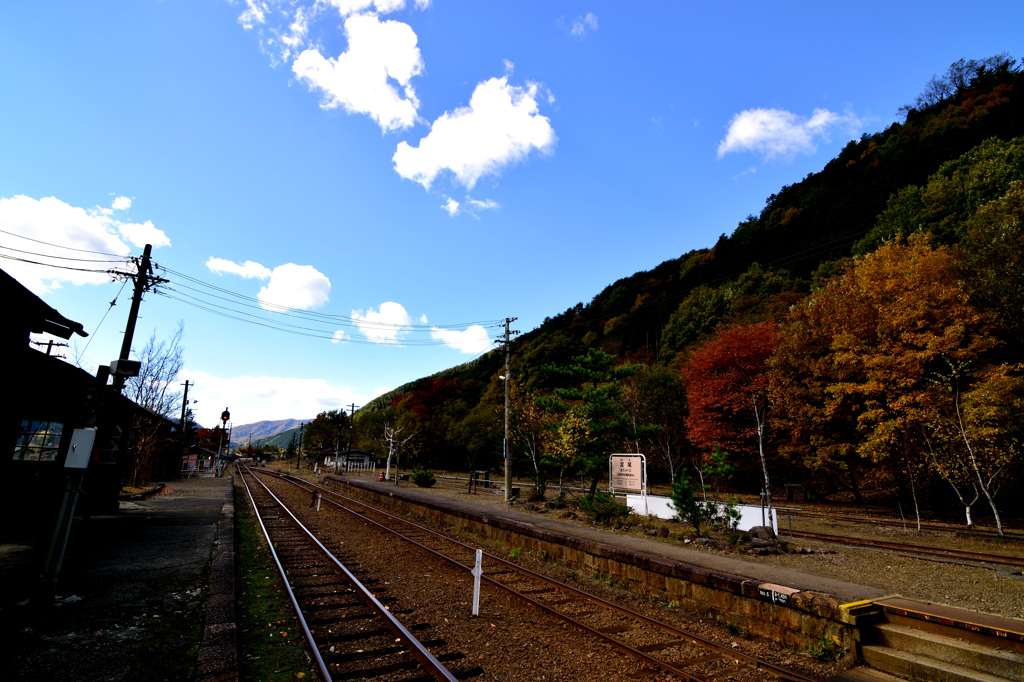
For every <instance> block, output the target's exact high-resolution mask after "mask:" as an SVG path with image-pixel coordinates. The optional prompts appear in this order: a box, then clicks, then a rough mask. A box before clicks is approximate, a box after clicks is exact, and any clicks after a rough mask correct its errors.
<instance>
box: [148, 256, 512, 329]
mask: <svg viewBox="0 0 1024 682" xmlns="http://www.w3.org/2000/svg"><path fill="white" fill-rule="evenodd" d="M155 267H158V268H159V269H160V270H162V271H164V272H167V273H169V274H170V275H173V276H175V277H177V278H180V279H184V280H186V281H188V282H191V283H193V284H197V285H200V286H203V287H205V288H207V289H212V290H214V291H219V292H221V293H224V294H227V295H229V296H232V297H234V298H237V299H239V300H243V301H246V302H247V303H255V304H257V305H259V307H260V308H261V309H263V310H267V309H268V308H272V309H274V311H275V312H280V313H288V314H293V315H296V316H299V317H307V318H317V319H322V320H325V321H331V322H342V323H348V324H349V326H352V325H355V324H356V323H358V325H359V326H360V328H363V329H366V328H380V329H393V328H395V327H396V326H399V325H396V324H393V323H387V322H373V321H369V320H365V319H363V318H355V317H351V316H348V315H335V314H331V313H320V312H314V311H308V310H303V309H301V308H295V307H292V306H287V305H284V304H280V303H274V302H272V301H265V300H261V299H259V298H257V297H254V296H249V295H247V294H240V293H238V292H236V291H232V290H230V289H226V288H224V287H219V286H217V285H215V284H211V283H209V282H206V281H204V280H201V279H198V278H196V277H192V276H191V275H187V274H185V273H183V272H179V271H177V270H173V269H171V268H168V267H166V266H163V265H159V264H155ZM170 281H172V282H173V281H174V280H173V279H171V280H170ZM177 284H179V285H182V283H181V282H180V281H179V282H177ZM182 286H184V285H182ZM197 291H202V290H197ZM202 293H205V292H202ZM209 295H210V296H213V294H209ZM225 300H226V299H225ZM503 322H504V321H503V320H500V319H492V320H478V321H473V322H460V323H456V324H430V323H416V322H410V323H408V324H402V325H400V326H401V327H402V328H404V329H411V330H425V331H433V330H435V329H447V330H459V329H466V328H469V327H472V326H476V325H479V326H495V325H498V324H502V323H503Z"/></svg>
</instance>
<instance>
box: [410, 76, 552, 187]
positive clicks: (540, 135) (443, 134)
mask: <svg viewBox="0 0 1024 682" xmlns="http://www.w3.org/2000/svg"><path fill="white" fill-rule="evenodd" d="M537 89H538V86H537V84H536V83H529V84H528V85H527V86H526V87H522V88H521V87H517V86H514V85H509V83H508V77H507V76H506V77H503V78H491V79H490V80H487V81H484V82H483V83H479V84H477V86H476V89H475V90H474V91H473V96H472V98H471V99H470V101H469V106H468V107H462V108H459V109H456V110H455V111H453V112H451V113H447V112H445V113H444V114H442V115H441V117H440V118H438V119H437V120H436V121H434V124H433V125H432V126H431V129H430V133H429V134H428V135H427V136H426V137H424V138H423V139H421V140H420V143H419V146H418V147H413V146H410V145H409V144H408V143H406V142H400V143H399V144H398V149H397V151H395V155H394V156H393V157H392V160H393V161H394V163H395V170H396V171H397V172H398V174H399V175H401V176H402V177H403V178H406V179H409V180H413V181H415V182H418V183H420V184H421V185H423V186H424V187H425V188H427V189H430V186H431V184H432V183H433V182H434V179H435V178H436V177H437V175H438V174H439V173H441V172H442V171H444V170H448V171H451V173H452V174H454V176H455V179H456V180H457V181H458V182H460V183H462V184H463V185H465V186H466V187H467V188H468V189H472V188H473V186H474V185H476V182H477V180H479V179H480V178H481V177H483V176H485V175H490V174H496V173H498V172H500V171H501V170H502V169H503V168H504V167H506V166H509V165H511V164H514V163H516V162H517V161H520V160H522V159H524V158H526V156H527V155H528V154H529V153H530V152H531V151H533V150H535V149H536V150H538V151H540V152H544V153H549V152H551V150H553V149H554V146H555V142H556V140H557V138H556V137H555V131H554V129H553V128H552V127H551V122H550V121H549V120H548V118H547V117H546V116H541V115H540V113H539V112H538V109H537Z"/></svg>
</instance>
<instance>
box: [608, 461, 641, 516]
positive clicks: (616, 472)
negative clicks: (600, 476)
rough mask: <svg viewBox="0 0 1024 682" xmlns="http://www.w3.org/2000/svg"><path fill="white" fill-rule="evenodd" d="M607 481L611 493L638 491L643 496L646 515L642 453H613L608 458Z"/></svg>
mask: <svg viewBox="0 0 1024 682" xmlns="http://www.w3.org/2000/svg"><path fill="white" fill-rule="evenodd" d="M608 482H609V487H610V488H611V490H610V491H609V492H611V494H612V495H614V494H615V491H616V490H623V491H633V492H638V493H640V494H641V495H642V496H643V500H644V515H645V516H646V515H647V458H646V457H644V456H643V455H627V454H615V455H612V456H610V457H609V458H608Z"/></svg>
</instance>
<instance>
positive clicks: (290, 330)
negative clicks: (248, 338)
mask: <svg viewBox="0 0 1024 682" xmlns="http://www.w3.org/2000/svg"><path fill="white" fill-rule="evenodd" d="M154 293H156V294H157V295H158V296H163V297H164V298H169V299H171V300H172V301H178V302H179V303H184V304H185V305H188V306H191V307H193V308H197V309H199V310H203V311H206V312H208V313H211V314H213V315H216V316H218V317H223V318H226V319H230V320H236V321H238V322H245V323H247V324H252V325H256V326H258V327H265V328H267V329H274V330H277V331H281V332H285V333H286V334H293V335H295V336H307V337H311V338H316V339H330V340H333V339H334V338H335V336H334V332H332V331H330V330H326V329H324V330H317V329H311V328H308V327H298V326H296V325H281V324H274V323H273V322H271V321H270V320H268V319H267V318H259V317H257V316H255V315H252V316H251V317H253V318H256V319H246V318H245V317H237V316H236V315H231V314H228V312H226V311H225V309H223V308H210V307H208V306H206V305H203V304H202V303H201V302H196V301H189V300H187V299H184V298H179V297H177V296H172V295H171V294H170V293H168V292H166V291H155V292H154ZM175 293H179V292H175ZM231 312H236V313H238V314H240V315H247V314H248V313H242V312H240V311H234V310H232V311H231ZM261 320H262V321H261ZM339 341H344V342H347V343H359V344H366V345H376V346H443V345H446V344H445V342H444V341H442V340H435V339H431V340H427V339H382V340H379V341H371V340H369V339H357V338H354V337H350V336H346V337H344V338H343V339H339Z"/></svg>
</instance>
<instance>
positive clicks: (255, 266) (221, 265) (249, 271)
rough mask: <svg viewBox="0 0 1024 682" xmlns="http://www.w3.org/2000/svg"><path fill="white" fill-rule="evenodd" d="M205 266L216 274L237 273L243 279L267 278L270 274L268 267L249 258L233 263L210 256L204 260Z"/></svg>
mask: <svg viewBox="0 0 1024 682" xmlns="http://www.w3.org/2000/svg"><path fill="white" fill-rule="evenodd" d="M206 267H207V268H208V269H209V270H210V272H216V273H217V274H218V275H222V274H224V273H227V274H229V275H238V276H239V277H244V278H245V279H267V278H269V277H270V275H271V270H270V268H268V267H265V266H263V265H260V264H259V263H257V262H255V261H251V260H247V261H245V262H244V263H235V262H233V261H229V260H224V259H223V258H213V257H210V259H209V260H208V261H206Z"/></svg>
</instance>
